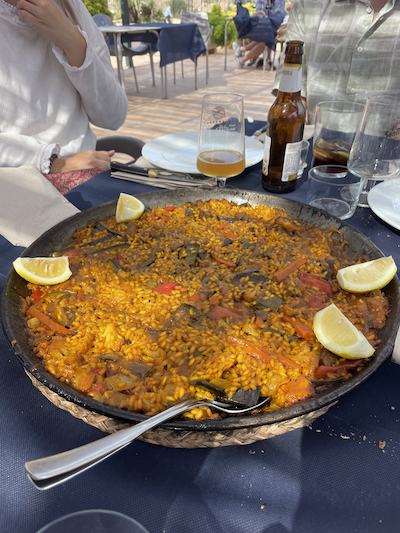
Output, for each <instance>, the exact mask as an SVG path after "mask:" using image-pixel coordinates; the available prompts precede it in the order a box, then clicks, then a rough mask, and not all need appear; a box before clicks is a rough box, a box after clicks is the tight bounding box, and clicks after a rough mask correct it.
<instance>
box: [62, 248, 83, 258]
mask: <svg viewBox="0 0 400 533" xmlns="http://www.w3.org/2000/svg"><path fill="white" fill-rule="evenodd" d="M81 253H82V248H73V249H72V250H67V251H65V252H64V253H63V255H66V256H67V257H78V256H79V255H81Z"/></svg>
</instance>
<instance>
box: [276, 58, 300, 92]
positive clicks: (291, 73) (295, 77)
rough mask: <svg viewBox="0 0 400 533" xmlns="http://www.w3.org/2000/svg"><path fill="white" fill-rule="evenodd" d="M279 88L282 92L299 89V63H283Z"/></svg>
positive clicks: (297, 90)
mask: <svg viewBox="0 0 400 533" xmlns="http://www.w3.org/2000/svg"><path fill="white" fill-rule="evenodd" d="M279 90H280V91H281V92H283V93H297V92H299V91H301V65H288V64H287V63H284V64H283V68H282V75H281V81H280V83H279Z"/></svg>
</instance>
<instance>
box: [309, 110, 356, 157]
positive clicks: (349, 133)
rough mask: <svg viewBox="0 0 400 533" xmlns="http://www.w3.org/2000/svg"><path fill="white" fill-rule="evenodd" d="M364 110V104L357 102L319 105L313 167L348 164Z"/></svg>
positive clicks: (316, 116) (316, 118)
mask: <svg viewBox="0 0 400 533" xmlns="http://www.w3.org/2000/svg"><path fill="white" fill-rule="evenodd" d="M363 111H364V105H363V104H356V103H354V102H344V101H343V102H342V101H338V102H335V101H334V102H321V103H319V104H318V105H317V106H316V108H315V126H314V143H313V157H312V162H311V167H317V166H319V165H332V166H333V167H332V168H334V166H335V165H336V166H337V165H342V166H343V165H344V166H346V165H347V161H348V159H349V154H350V150H351V146H352V143H353V141H354V138H355V136H356V132H357V127H358V125H359V123H360V120H361V117H362V114H363ZM337 168H339V167H337Z"/></svg>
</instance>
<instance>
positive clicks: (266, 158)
mask: <svg viewBox="0 0 400 533" xmlns="http://www.w3.org/2000/svg"><path fill="white" fill-rule="evenodd" d="M270 153H271V137H268V135H266V136H265V140H264V159H263V164H262V173H263V174H264V176H268V167H269V159H270Z"/></svg>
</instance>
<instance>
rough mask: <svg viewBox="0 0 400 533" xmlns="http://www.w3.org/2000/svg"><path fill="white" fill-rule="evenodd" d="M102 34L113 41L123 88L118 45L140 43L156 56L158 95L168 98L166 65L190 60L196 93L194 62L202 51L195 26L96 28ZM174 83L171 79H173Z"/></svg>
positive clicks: (151, 24)
mask: <svg viewBox="0 0 400 533" xmlns="http://www.w3.org/2000/svg"><path fill="white" fill-rule="evenodd" d="M99 29H100V30H101V31H102V32H103V33H104V34H110V35H113V36H114V37H115V41H116V57H117V71H118V79H119V81H120V82H121V85H122V87H124V88H125V81H124V71H123V65H122V43H124V42H131V41H142V42H146V43H151V44H152V46H153V49H154V50H158V51H159V52H160V72H161V84H162V87H161V93H162V97H163V98H165V99H166V98H168V91H167V65H169V64H171V63H172V64H174V65H175V63H176V62H177V61H183V60H185V59H191V60H192V61H193V62H194V63H195V89H197V58H198V56H199V55H201V54H203V53H204V52H205V51H206V47H205V44H204V41H203V38H202V36H201V33H200V30H199V28H198V26H197V24H194V23H184V24H167V23H163V22H161V23H148V24H125V25H123V26H99ZM174 75H175V71H174ZM174 79H175V77H174Z"/></svg>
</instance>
